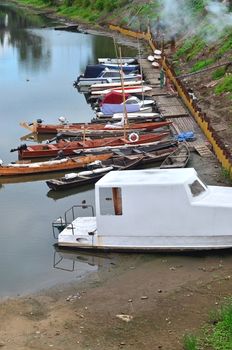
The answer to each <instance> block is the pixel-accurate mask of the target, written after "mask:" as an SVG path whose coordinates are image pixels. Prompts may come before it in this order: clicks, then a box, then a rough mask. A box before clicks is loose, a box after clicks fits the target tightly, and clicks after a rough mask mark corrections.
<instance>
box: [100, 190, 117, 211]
mask: <svg viewBox="0 0 232 350" xmlns="http://www.w3.org/2000/svg"><path fill="white" fill-rule="evenodd" d="M99 196H100V213H101V215H122V192H121V188H120V187H110V188H106V187H103V188H100V191H99Z"/></svg>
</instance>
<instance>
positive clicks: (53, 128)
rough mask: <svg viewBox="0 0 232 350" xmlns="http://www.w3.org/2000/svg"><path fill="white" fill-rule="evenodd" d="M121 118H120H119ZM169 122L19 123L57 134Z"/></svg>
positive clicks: (163, 124) (146, 128) (135, 128)
mask: <svg viewBox="0 0 232 350" xmlns="http://www.w3.org/2000/svg"><path fill="white" fill-rule="evenodd" d="M122 117H123V114H122ZM121 119H122V118H121ZM170 124H171V122H168V121H157V122H155V121H154V122H143V123H129V124H128V125H125V126H124V125H123V123H120V124H110V123H109V122H107V123H106V124H103V123H100V122H99V123H90V124H84V123H79V124H78V123H77V124H42V123H37V122H34V123H32V124H31V125H29V123H26V122H23V123H20V125H21V126H23V127H24V128H26V129H28V130H29V128H30V130H31V132H34V133H37V134H57V133H65V132H66V131H72V132H76V133H77V132H82V133H83V134H84V133H85V132H86V133H88V132H94V131H107V130H108V131H110V130H111V131H112V130H122V129H124V128H125V129H127V130H129V131H130V130H139V129H141V130H142V129H143V130H153V129H157V128H160V127H163V126H166V125H170Z"/></svg>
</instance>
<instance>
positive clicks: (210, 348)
mask: <svg viewBox="0 0 232 350" xmlns="http://www.w3.org/2000/svg"><path fill="white" fill-rule="evenodd" d="M183 349H184V350H206V349H207V350H231V349H232V298H229V299H227V300H226V301H225V303H224V304H223V305H222V306H221V307H220V308H218V309H215V310H213V311H211V312H210V317H209V323H208V324H207V325H205V326H204V327H202V328H201V330H200V331H199V335H198V336H195V335H192V334H187V335H185V336H184V339H183Z"/></svg>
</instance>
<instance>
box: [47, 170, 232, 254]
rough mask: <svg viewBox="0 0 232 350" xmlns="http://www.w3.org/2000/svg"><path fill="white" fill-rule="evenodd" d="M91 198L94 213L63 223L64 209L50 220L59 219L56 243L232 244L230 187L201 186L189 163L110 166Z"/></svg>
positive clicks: (123, 246)
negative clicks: (162, 166)
mask: <svg viewBox="0 0 232 350" xmlns="http://www.w3.org/2000/svg"><path fill="white" fill-rule="evenodd" d="M95 202H96V203H95V206H96V216H95V217H78V218H75V219H74V220H73V221H72V222H71V223H68V221H67V212H66V215H65V219H62V220H61V219H60V220H58V221H55V222H54V223H53V227H54V226H58V224H59V223H61V222H62V226H63V230H62V231H61V232H60V233H59V235H58V245H59V246H64V247H72V248H74V247H75V248H82V249H103V250H119V251H121V250H122V251H123V250H128V251H143V250H145V251H152V250H166V251H169V250H203V249H221V248H231V247H232V227H231V217H232V188H229V187H221V186H206V185H204V183H202V181H201V180H200V179H199V177H198V176H197V173H196V171H195V170H194V169H191V168H187V169H170V170H167V169H148V170H130V171H123V172H120V171H113V172H110V173H108V174H107V175H105V176H104V177H103V178H102V179H101V180H100V181H98V182H97V184H96V186H95ZM82 206H83V208H86V207H87V206H85V204H83V205H82ZM72 211H73V208H72Z"/></svg>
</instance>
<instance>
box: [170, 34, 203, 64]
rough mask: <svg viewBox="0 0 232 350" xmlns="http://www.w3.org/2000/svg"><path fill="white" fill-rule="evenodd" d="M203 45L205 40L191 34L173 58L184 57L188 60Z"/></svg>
mask: <svg viewBox="0 0 232 350" xmlns="http://www.w3.org/2000/svg"><path fill="white" fill-rule="evenodd" d="M204 47H205V42H204V40H203V39H202V38H201V37H200V36H193V37H192V38H191V39H188V40H186V41H185V42H184V44H183V45H182V46H181V47H180V48H179V49H178V51H177V52H176V54H175V57H174V58H180V57H182V58H184V59H185V60H186V61H189V60H191V59H193V58H194V57H196V56H197V55H198V54H199V53H200V52H201V51H202V50H203V49H204Z"/></svg>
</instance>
